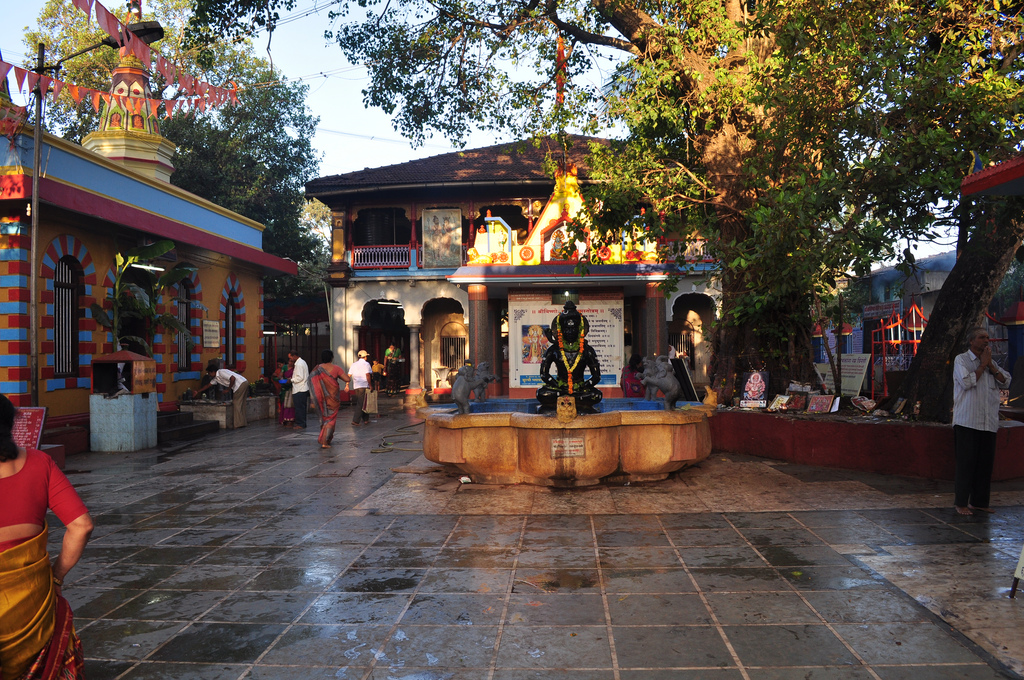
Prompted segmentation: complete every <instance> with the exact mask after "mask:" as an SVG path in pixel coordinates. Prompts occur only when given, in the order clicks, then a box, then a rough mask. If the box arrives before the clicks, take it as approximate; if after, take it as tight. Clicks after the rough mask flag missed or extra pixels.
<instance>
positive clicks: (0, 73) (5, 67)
mask: <svg viewBox="0 0 1024 680" xmlns="http://www.w3.org/2000/svg"><path fill="white" fill-rule="evenodd" d="M11 68H12V67H11V65H10V64H8V63H7V62H6V61H0V80H7V74H8V73H10V71H11Z"/></svg>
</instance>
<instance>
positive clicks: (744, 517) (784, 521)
mask: <svg viewBox="0 0 1024 680" xmlns="http://www.w3.org/2000/svg"><path fill="white" fill-rule="evenodd" d="M725 519H727V520H728V521H729V522H730V523H731V524H732V525H733V526H735V527H739V528H741V529H746V528H750V529H796V528H798V527H799V526H800V525H799V524H798V523H797V521H796V520H795V519H793V518H792V517H790V515H789V513H788V512H727V513H725ZM743 533H744V534H745V533H746V532H745V531H744V532H743Z"/></svg>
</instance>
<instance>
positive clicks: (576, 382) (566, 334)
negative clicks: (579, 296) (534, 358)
mask: <svg viewBox="0 0 1024 680" xmlns="http://www.w3.org/2000/svg"><path fill="white" fill-rule="evenodd" d="M589 329H590V325H589V324H588V323H587V319H586V317H585V316H583V315H582V314H580V313H579V312H578V311H576V305H575V304H574V303H573V302H572V301H571V300H570V301H568V302H566V303H565V306H564V307H563V308H562V311H561V312H560V313H559V314H558V316H556V317H555V318H554V320H552V322H551V327H550V328H548V329H546V330H545V331H544V334H545V335H546V336H547V338H548V341H549V342H550V343H551V344H550V345H548V348H547V350H545V351H544V357H543V358H542V359H541V363H540V379H541V380H542V381H544V385H543V386H542V387H540V388H539V389H538V390H537V401H539V402H540V412H541V413H546V412H549V411H554V410H555V408H556V406H557V403H558V398H559V397H564V396H572V397H574V398H575V400H576V412H577V413H594V412H595V411H594V406H595V405H596V404H597V403H598V402H600V401H601V398H602V396H603V395H602V394H601V391H600V390H599V389H597V387H596V385H597V383H598V382H600V381H601V366H600V364H599V363H598V361H597V353H596V352H595V351H594V348H593V347H591V346H590V345H588V344H587V342H586V337H587V331H589ZM552 365H554V367H555V372H556V373H557V377H554V376H552V375H551V366H552ZM586 370H589V371H590V378H589V379H586V380H585V379H584V378H583V373H584V371H586Z"/></svg>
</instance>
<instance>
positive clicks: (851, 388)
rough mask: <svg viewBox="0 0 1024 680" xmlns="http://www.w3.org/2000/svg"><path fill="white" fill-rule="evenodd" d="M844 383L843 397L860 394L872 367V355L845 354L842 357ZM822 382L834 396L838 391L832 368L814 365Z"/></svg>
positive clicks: (826, 365)
mask: <svg viewBox="0 0 1024 680" xmlns="http://www.w3.org/2000/svg"><path fill="white" fill-rule="evenodd" d="M842 362H843V366H842V381H843V396H844V397H855V396H857V395H858V394H860V390H861V387H862V386H863V384H864V376H866V375H867V372H868V367H869V366H870V365H871V355H870V354H844V355H842ZM814 368H815V370H816V371H818V375H820V376H821V379H822V381H824V383H825V387H827V388H828V389H829V390H830V391H831V392H832V393H833V394H835V391H836V382H835V380H834V379H833V376H832V368H831V367H830V366H829V365H828V364H814Z"/></svg>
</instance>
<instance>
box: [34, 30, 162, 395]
mask: <svg viewBox="0 0 1024 680" xmlns="http://www.w3.org/2000/svg"><path fill="white" fill-rule="evenodd" d="M128 31H129V32H130V33H132V34H133V35H134V36H135V37H136V38H137V39H139V40H141V41H142V42H144V43H146V44H147V45H150V44H152V43H154V42H156V41H157V40H160V39H161V38H163V37H164V29H163V27H162V26H161V25H160V22H159V21H140V22H138V23H133V24H128ZM104 45H106V46H107V47H112V48H114V49H117V48H118V47H120V43H118V41H117V40H115V39H114V38H111V37H110V36H107V37H106V38H104V39H103V40H101V41H100V42H98V43H96V44H95V45H90V46H89V47H86V48H85V49H83V50H79V51H78V52H75V53H74V54H69V55H68V56H66V57H64V58H63V59H60V60H58V61H57V63H56V64H54V65H53V66H46V65H45V56H46V46H45V45H44V44H43V43H39V47H38V50H37V53H36V68H35V72H36V73H37V74H39V75H40V76H42V75H44V74H45V73H46V72H47V71H52V72H53V73H54V74H55V75H56V74H57V73H58V72H59V71H60V67H61V66H62V65H63V64H64V62H66V61H67V60H68V59H73V58H74V57H77V56H80V55H83V54H85V53H87V52H92V51H93V50H95V49H97V48H99V47H103V46H104ZM34 94H35V98H36V104H35V129H34V130H33V131H32V201H31V202H30V203H29V217H30V220H31V221H30V224H31V226H30V235H29V248H30V252H29V259H28V297H29V303H28V343H29V386H28V388H29V398H30V399H31V401H32V405H33V406H39V281H38V278H39V264H38V262H39V165H40V163H42V157H43V150H42V147H43V95H44V94H45V93H44V92H43V84H42V79H41V78H40V79H39V80H38V81H36V86H35V91H34Z"/></svg>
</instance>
